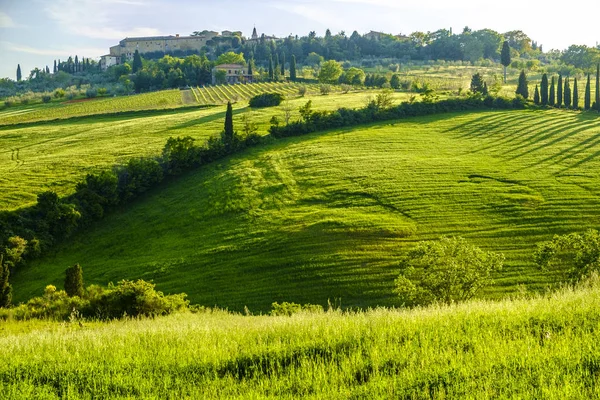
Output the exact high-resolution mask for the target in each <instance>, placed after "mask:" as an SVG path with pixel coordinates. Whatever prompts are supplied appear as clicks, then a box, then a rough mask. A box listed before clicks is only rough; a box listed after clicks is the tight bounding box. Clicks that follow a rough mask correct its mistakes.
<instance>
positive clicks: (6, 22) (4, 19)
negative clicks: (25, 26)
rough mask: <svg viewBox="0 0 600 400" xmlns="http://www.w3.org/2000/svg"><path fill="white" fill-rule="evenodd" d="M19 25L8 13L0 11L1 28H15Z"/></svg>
mask: <svg viewBox="0 0 600 400" xmlns="http://www.w3.org/2000/svg"><path fill="white" fill-rule="evenodd" d="M16 26H17V25H16V24H15V22H14V21H13V20H12V18H11V17H9V16H8V14H6V13H4V12H2V11H0V28H14V27H16Z"/></svg>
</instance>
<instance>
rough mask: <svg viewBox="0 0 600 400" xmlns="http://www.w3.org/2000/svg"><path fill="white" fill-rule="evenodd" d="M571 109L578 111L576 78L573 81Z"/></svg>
mask: <svg viewBox="0 0 600 400" xmlns="http://www.w3.org/2000/svg"><path fill="white" fill-rule="evenodd" d="M573 109H575V110H579V88H578V87H577V78H575V79H573Z"/></svg>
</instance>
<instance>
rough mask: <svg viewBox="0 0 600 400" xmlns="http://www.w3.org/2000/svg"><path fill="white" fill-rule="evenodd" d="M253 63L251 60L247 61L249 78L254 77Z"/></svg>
mask: <svg viewBox="0 0 600 400" xmlns="http://www.w3.org/2000/svg"><path fill="white" fill-rule="evenodd" d="M253 63H254V60H253V59H250V61H248V75H250V76H252V75H254V71H253V70H252V64H253Z"/></svg>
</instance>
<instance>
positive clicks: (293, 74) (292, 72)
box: [290, 55, 296, 81]
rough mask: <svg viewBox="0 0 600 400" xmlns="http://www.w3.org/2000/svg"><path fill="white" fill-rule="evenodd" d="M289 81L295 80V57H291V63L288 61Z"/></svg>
mask: <svg viewBox="0 0 600 400" xmlns="http://www.w3.org/2000/svg"><path fill="white" fill-rule="evenodd" d="M290 79H291V80H292V81H295V80H296V56H295V55H292V61H290Z"/></svg>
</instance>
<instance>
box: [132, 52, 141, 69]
mask: <svg viewBox="0 0 600 400" xmlns="http://www.w3.org/2000/svg"><path fill="white" fill-rule="evenodd" d="M140 69H142V56H141V55H140V52H139V51H138V50H137V49H136V50H135V53H133V64H132V65H131V72H133V73H134V74H135V73H136V72H138V71H139V70H140Z"/></svg>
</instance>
